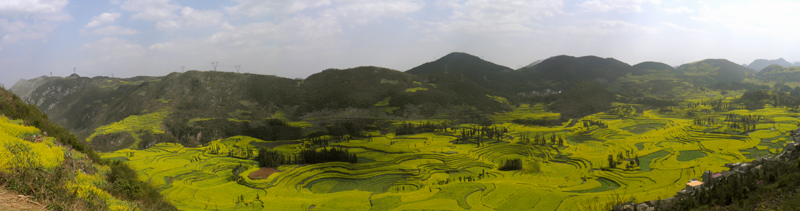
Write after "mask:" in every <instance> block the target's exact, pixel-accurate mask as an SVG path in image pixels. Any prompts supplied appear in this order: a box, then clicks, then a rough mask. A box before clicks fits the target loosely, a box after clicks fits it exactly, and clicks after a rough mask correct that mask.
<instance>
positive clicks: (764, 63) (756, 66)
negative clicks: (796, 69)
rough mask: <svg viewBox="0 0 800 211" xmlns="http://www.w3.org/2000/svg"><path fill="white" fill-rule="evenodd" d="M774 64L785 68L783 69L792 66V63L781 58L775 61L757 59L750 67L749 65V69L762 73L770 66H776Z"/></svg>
mask: <svg viewBox="0 0 800 211" xmlns="http://www.w3.org/2000/svg"><path fill="white" fill-rule="evenodd" d="M774 64H777V65H780V66H783V67H790V66H792V63H789V62H787V61H786V60H784V59H783V58H779V59H775V60H766V59H756V60H754V61H753V62H751V63H750V65H747V67H749V68H750V69H753V70H756V71H759V72H760V71H761V70H763V69H764V68H766V67H769V66H770V65H774Z"/></svg>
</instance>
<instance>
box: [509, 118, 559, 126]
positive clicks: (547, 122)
mask: <svg viewBox="0 0 800 211" xmlns="http://www.w3.org/2000/svg"><path fill="white" fill-rule="evenodd" d="M511 122H513V123H515V124H520V125H536V126H545V127H550V126H558V125H561V123H563V121H561V119H514V120H511Z"/></svg>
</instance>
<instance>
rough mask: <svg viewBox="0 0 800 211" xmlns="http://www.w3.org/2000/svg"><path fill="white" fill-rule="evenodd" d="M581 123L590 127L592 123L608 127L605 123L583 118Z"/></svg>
mask: <svg viewBox="0 0 800 211" xmlns="http://www.w3.org/2000/svg"><path fill="white" fill-rule="evenodd" d="M581 123H582V124H583V127H591V126H593V125H597V126H598V127H600V128H605V127H608V126H607V125H606V123H603V122H601V121H597V120H583V121H581Z"/></svg>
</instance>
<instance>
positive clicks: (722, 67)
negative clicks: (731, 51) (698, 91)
mask: <svg viewBox="0 0 800 211" xmlns="http://www.w3.org/2000/svg"><path fill="white" fill-rule="evenodd" d="M677 70H678V72H679V73H680V74H682V75H683V76H684V77H686V78H689V79H690V80H692V82H694V83H697V84H702V83H711V84H713V83H716V82H734V81H742V80H744V79H745V78H746V77H750V76H752V75H753V74H755V73H756V71H755V70H753V69H750V68H747V67H744V66H741V65H738V64H736V63H733V62H731V61H728V60H726V59H706V60H702V61H697V62H692V63H689V64H684V65H681V66H679V67H678V68H677Z"/></svg>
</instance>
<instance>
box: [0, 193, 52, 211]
mask: <svg viewBox="0 0 800 211" xmlns="http://www.w3.org/2000/svg"><path fill="white" fill-rule="evenodd" d="M11 210H47V209H45V206H44V205H42V204H39V203H38V202H34V201H31V197H30V196H22V195H19V194H17V193H16V192H13V191H9V190H6V189H2V188H0V211H11Z"/></svg>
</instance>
